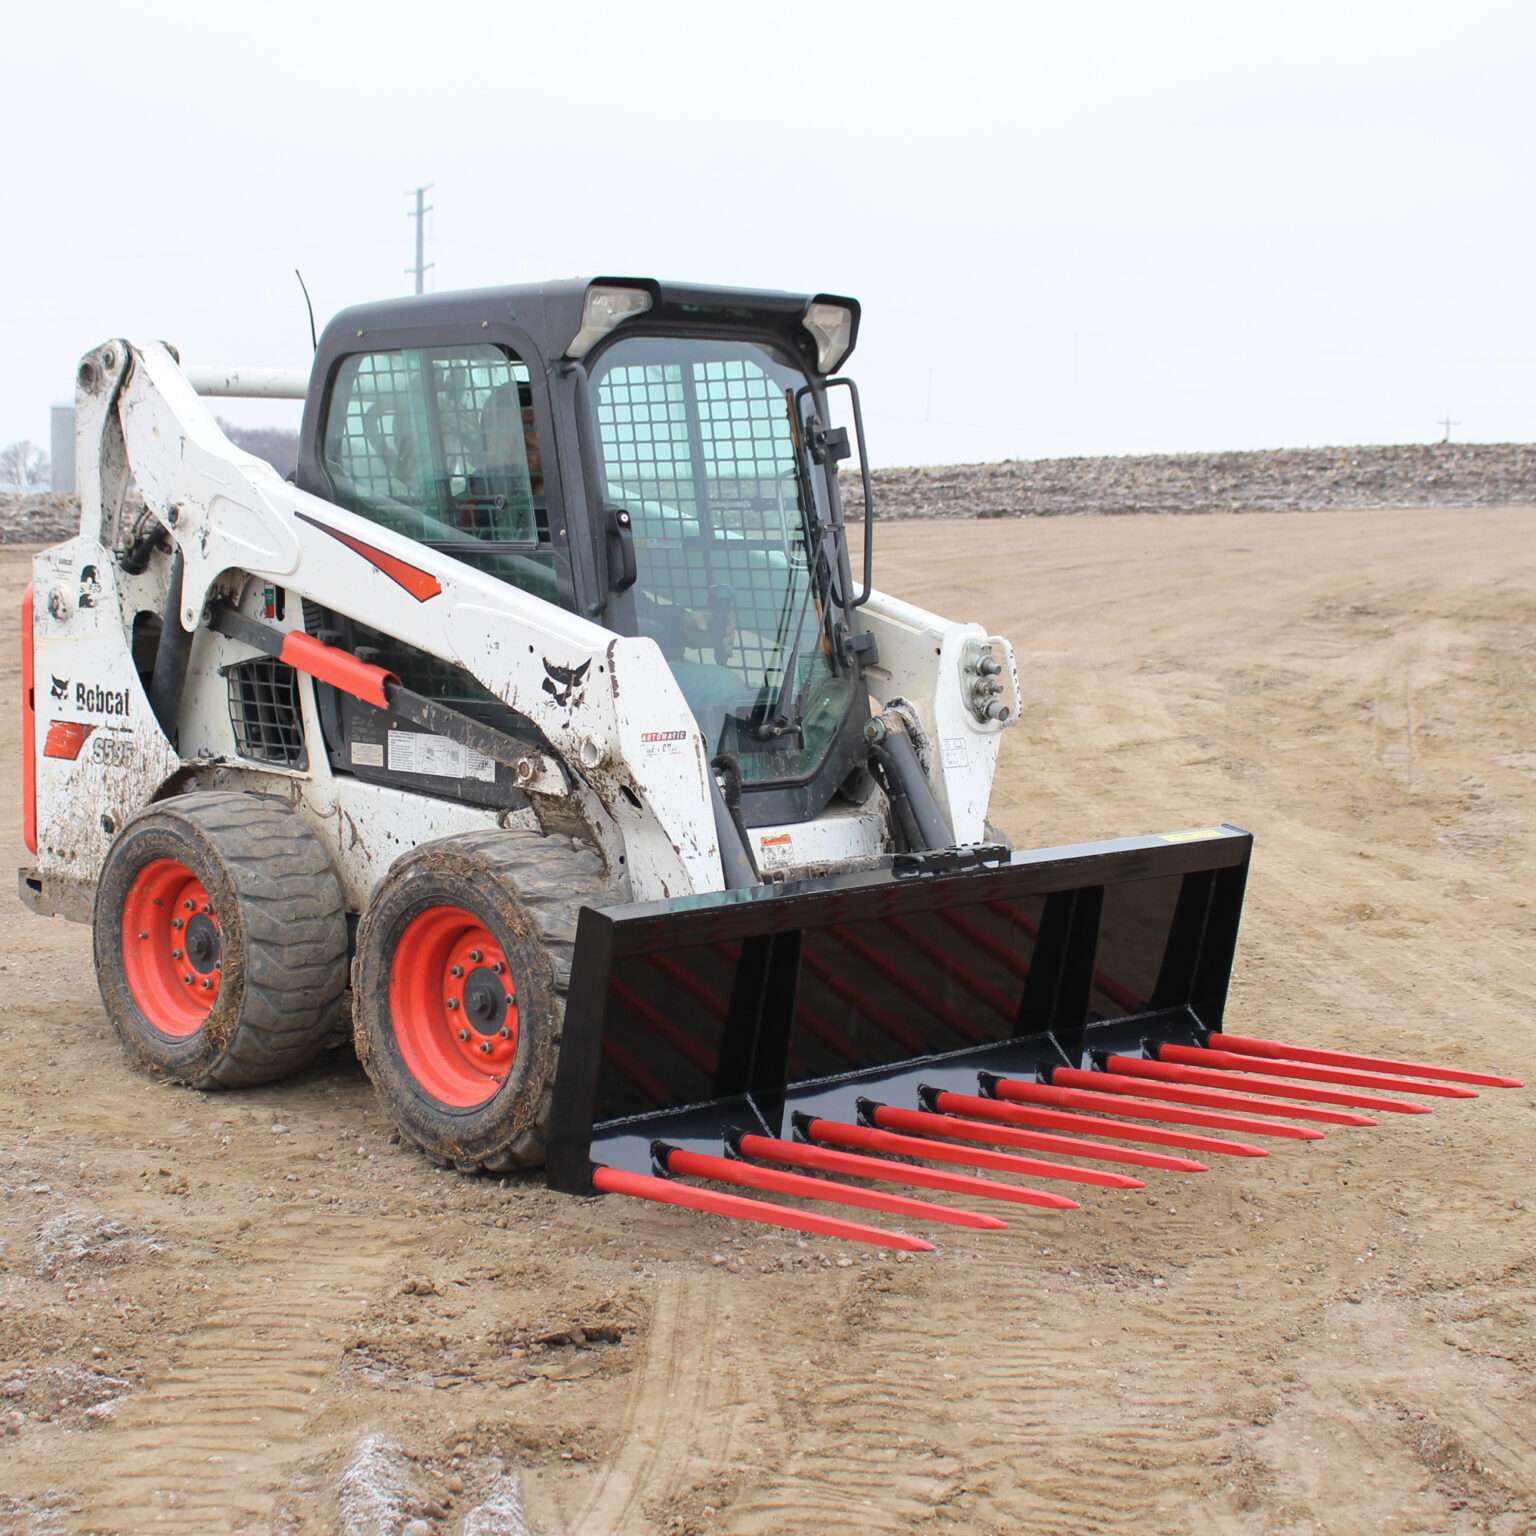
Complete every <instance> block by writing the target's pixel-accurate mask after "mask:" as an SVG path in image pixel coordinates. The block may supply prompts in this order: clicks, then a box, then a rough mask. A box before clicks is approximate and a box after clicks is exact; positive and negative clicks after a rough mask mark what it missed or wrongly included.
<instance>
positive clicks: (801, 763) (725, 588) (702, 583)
mask: <svg viewBox="0 0 1536 1536" xmlns="http://www.w3.org/2000/svg"><path fill="white" fill-rule="evenodd" d="M805 383H806V378H805V375H804V373H803V372H801V370H800V369H799V368H798V367H797V366H796V365H795V364H793V363H791V362H789V361H787V360H786V359H785V358H784V357H783V356H781V355H780V354H779V353H778V352H776V351H774V350H772V349H770V348H769V347H767V346H764V345H760V344H758V343H755V342H750V341H723V340H711V339H706V338H702V337H673V336H633V337H627V338H624V339H621V340H619V341H616V342H615V343H614V344H613V345H612V346H611V347H609V348H608V349H607V350H606V351H605V352H603V354H602V355H601V356H600V357H599V358H598V359H597V361H596V363H595V365H594V368H593V384H594V387H595V391H596V396H597V421H598V436H599V441H600V444H601V452H602V459H603V474H604V479H605V481H606V486H605V492H606V494H607V496H608V497H609V499H610V502H611V503H612V504H613V505H615V506H619V507H622V508H624V509H625V510H627V511H628V512H629V514H630V517H631V519H632V521H633V530H634V542H635V564H636V567H637V569H638V572H639V578H638V580H637V582H636V584H635V587H634V593H635V606H636V621H637V624H638V627H639V630H640V633H641V634H643V635H649V636H650V637H651V638H652V639H654V640H655V641H656V642H657V644H658V645H659V646H660V647H661V649H662V652H663V654H664V655H665V656H666V658H667V660H668V662H669V663H670V665H671V668H672V672H673V675H674V676H675V677H676V678H677V681H678V683H679V685H680V686H681V688H682V690H683V694H684V696H685V697H686V698H687V700H688V704H689V707H690V708H691V709H692V710H693V713H694V717H695V718H696V719H697V721H698V723H699V728H700V729H701V730H702V731H703V733H704V738H705V741H706V742H707V743H708V744H709V746H710V750H711V752H712V753H722V752H724V753H731V754H734V755H735V756H736V757H737V758H738V759H739V761H740V763H741V772H742V779H743V781H744V782H745V783H747V784H753V783H765V782H768V781H772V780H786V779H801V778H805V777H807V776H808V775H809V774H810V773H811V772H812V771H813V770H814V768H815V767H816V764H817V763H818V762H819V761H820V759H821V757H822V755H823V753H824V752H825V751H826V749H827V747H828V745H829V744H830V742H831V740H832V738H833V736H834V735H835V734H836V732H837V728H838V726H839V725H840V724H841V722H842V720H843V718H844V716H845V714H846V712H847V707H848V701H849V699H850V698H851V696H852V693H853V687H854V680H853V677H852V674H851V668H850V667H849V666H848V665H847V664H846V663H845V664H843V665H841V666H839V665H837V664H836V663H835V662H834V659H833V647H832V643H831V640H830V631H831V629H832V626H833V624H834V623H835V622H838V621H840V619H841V615H840V614H838V613H836V612H834V611H833V608H834V605H835V603H836V600H837V598H838V596H839V595H840V594H841V577H840V576H838V575H837V569H838V547H837V545H836V544H835V543H833V542H832V539H831V537H830V536H829V535H828V532H827V530H826V529H825V527H824V525H823V523H822V522H821V519H820V517H819V515H818V512H817V508H816V507H815V505H814V501H813V496H814V493H813V492H812V491H811V488H810V484H809V480H808V475H809V466H807V465H804V464H802V463H801V462H800V455H798V454H797V451H796V438H795V429H794V426H793V423H792V415H791V413H792V411H793V409H794V397H795V393H796V391H797V390H800V389H802V388H803V387H804V386H805ZM807 409H809V401H808V399H807ZM781 708H782V713H783V714H784V715H785V716H787V717H788V720H789V722H790V725H791V729H789V730H787V731H785V732H784V734H782V735H779V736H774V735H772V734H771V727H772V723H773V721H774V720H775V719H776V718H777V717H778V715H779V713H780V710H781ZM797 717H798V719H799V722H800V730H799V732H796V731H795V730H794V729H793V724H794V722H795V720H796V718H797Z"/></svg>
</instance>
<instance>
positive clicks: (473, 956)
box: [469, 949, 480, 965]
mask: <svg viewBox="0 0 1536 1536" xmlns="http://www.w3.org/2000/svg"><path fill="white" fill-rule="evenodd" d="M469 958H470V959H471V960H473V961H474V962H475V964H476V965H479V964H480V951H479V950H478V949H472V950H470V952H469Z"/></svg>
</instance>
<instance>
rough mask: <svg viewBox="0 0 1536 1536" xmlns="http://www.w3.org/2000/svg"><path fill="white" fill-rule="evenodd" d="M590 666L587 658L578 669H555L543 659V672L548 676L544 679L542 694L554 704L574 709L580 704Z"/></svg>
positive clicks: (548, 661)
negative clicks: (547, 696) (546, 695)
mask: <svg viewBox="0 0 1536 1536" xmlns="http://www.w3.org/2000/svg"><path fill="white" fill-rule="evenodd" d="M591 665H592V662H591V659H590V658H588V659H587V660H586V661H584V662H582V664H581V665H580V666H579V667H557V666H555V665H554V663H553V662H551V661H550V660H549V658H548V657H545V659H544V670H545V672H546V673H548V674H549V675H548V676H547V677H546V678H545V679H544V692H545V693H547V694H548V695H549V696H550V698H552V699H553V700H554V701H555V703H556V704H559V705H561V706H562V707H566V706H569V707H570V708H572V709H575V708H576V707H577V706H579V705H580V703H581V698H582V693H583V691H584V689H585V688H586V684H587V671H588V669H589V668H590V667H591Z"/></svg>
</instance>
